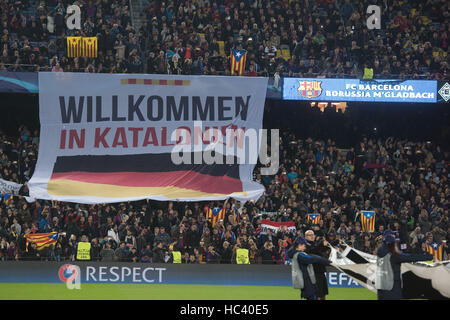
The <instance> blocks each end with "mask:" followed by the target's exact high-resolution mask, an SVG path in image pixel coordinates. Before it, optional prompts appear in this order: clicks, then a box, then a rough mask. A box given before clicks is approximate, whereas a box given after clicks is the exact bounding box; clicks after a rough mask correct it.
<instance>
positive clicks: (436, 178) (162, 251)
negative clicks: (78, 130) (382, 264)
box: [0, 0, 450, 264]
mask: <svg viewBox="0 0 450 320" xmlns="http://www.w3.org/2000/svg"><path fill="white" fill-rule="evenodd" d="M77 3H78V4H79V5H81V7H82V13H83V16H82V21H83V23H82V30H81V31H70V30H66V28H65V21H64V20H65V14H66V8H67V6H68V5H69V4H72V1H67V0H60V1H57V0H50V1H41V2H38V1H36V0H20V1H19V0H17V1H12V0H11V1H9V0H0V15H1V26H0V36H1V38H0V47H1V55H0V71H16V72H17V71H49V72H50V71H52V72H96V73H151V74H152V73H156V74H193V75H218V74H221V75H222V74H223V75H229V74H230V70H229V69H230V67H229V57H228V55H229V52H230V49H231V48H239V47H241V48H245V49H246V50H247V51H248V59H247V67H246V70H248V73H247V75H249V76H251V75H253V76H254V75H260V76H273V75H274V73H275V72H279V74H281V75H283V76H298V77H340V78H343V77H353V78H357V77H361V78H362V74H363V71H364V66H370V67H371V68H372V69H373V77H374V78H384V79H389V78H395V79H443V78H449V59H450V55H449V54H448V52H449V46H448V38H447V37H448V30H449V21H448V19H449V3H448V1H445V0H427V1H422V0H412V1H391V0H387V1H384V2H383V4H382V24H383V28H382V30H368V29H367V28H361V26H363V25H365V20H366V18H367V16H366V15H365V14H360V13H361V12H365V8H366V7H367V5H369V4H372V3H371V1H368V0H364V1H350V0H345V1H342V0H339V1H338V0H334V1H333V0H321V1H312V0H303V1H295V0H292V1H287V0H286V1H274V0H267V1H251V0H248V1H237V0H224V1H204V0H197V1H195V0H194V1H167V2H164V1H147V2H146V1H145V0H131V1H126V0H120V1H119V0H114V1H113V0H98V1H92V0H89V1H78V2H77ZM380 4H381V3H380ZM142 8H144V9H145V10H142ZM140 10H142V11H141V12H139V11H140ZM136 11H137V12H136ZM132 20H135V21H134V23H133V21H132ZM73 35H81V36H97V37H98V39H99V42H98V43H99V46H98V58H96V59H86V58H82V57H80V58H74V59H71V58H68V57H67V48H66V37H67V36H73ZM173 57H177V58H175V59H174V58H173ZM177 59H178V60H177ZM174 61H176V62H175V63H174ZM17 136H18V137H19V138H11V137H9V136H6V135H5V134H3V133H2V134H1V139H0V161H1V162H0V172H1V173H0V175H1V178H2V179H4V180H8V181H14V182H18V183H25V182H26V181H28V180H29V179H30V178H31V176H32V174H33V171H34V166H35V164H36V159H37V152H38V144H39V132H38V131H33V132H31V131H30V130H28V129H27V128H26V127H25V126H22V127H21V128H19V130H18V133H17ZM282 141H283V146H282V147H283V150H284V151H285V152H283V156H282V158H281V162H282V163H281V166H280V170H279V173H278V174H277V175H275V176H268V177H260V176H257V177H256V179H257V180H259V181H261V182H262V183H263V184H264V186H265V187H266V194H265V195H264V197H263V198H262V199H260V200H259V201H258V202H256V203H251V202H249V203H246V205H245V207H244V208H243V209H242V213H241V220H240V222H239V223H237V222H233V221H231V220H229V215H230V214H231V207H228V208H227V214H226V218H225V219H224V222H223V225H218V226H216V227H212V226H211V224H210V222H208V221H206V219H205V208H206V207H208V206H214V205H215V204H213V203H196V204H192V205H189V206H187V205H186V206H185V207H181V208H180V207H179V206H176V207H175V206H173V204H172V203H169V204H168V205H166V206H165V207H163V208H161V209H159V208H157V206H155V205H154V203H153V202H146V201H143V202H135V203H121V204H114V205H92V206H86V205H74V204H69V203H60V202H48V201H35V202H33V201H31V200H30V201H31V202H28V201H27V199H26V198H25V197H24V196H25V195H27V193H28V191H27V188H26V186H25V187H24V188H23V189H22V190H21V196H20V197H13V198H11V199H6V198H5V196H4V195H2V200H1V203H0V239H1V242H0V259H1V260H56V261H65V260H73V259H74V252H73V248H74V247H75V245H76V243H77V241H78V240H79V239H80V238H81V236H82V235H87V236H88V238H89V241H91V242H92V243H93V245H92V248H93V255H92V256H93V258H94V260H101V259H103V260H104V261H107V260H109V259H115V260H119V261H143V262H150V261H153V262H156V261H160V262H161V261H165V255H166V253H168V252H169V251H170V250H171V248H172V249H173V247H177V246H178V247H180V249H181V251H182V253H183V254H182V261H183V262H184V263H217V262H220V263H233V261H235V252H236V248H239V247H243V248H247V249H249V251H250V261H251V263H273V264H276V263H278V264H283V263H285V262H286V259H287V257H286V255H284V254H283V248H284V245H285V244H286V243H288V244H289V243H292V241H293V237H294V236H295V235H286V237H285V235H284V234H283V233H280V234H274V235H272V236H269V237H268V236H267V235H264V236H261V235H260V219H261V218H262V217H269V218H270V217H272V214H273V217H272V218H273V219H274V220H280V221H285V220H294V221H295V223H296V227H297V230H298V234H303V233H304V231H306V230H307V229H308V228H313V229H314V230H315V232H316V234H318V235H321V236H324V237H327V239H328V240H329V241H330V242H331V243H334V244H339V243H340V242H342V241H345V242H346V243H349V244H351V245H352V246H354V247H355V248H357V249H360V250H362V251H365V252H369V253H374V252H375V251H376V249H377V247H378V246H379V242H377V240H376V238H377V237H378V236H379V235H380V234H381V233H382V230H383V229H386V228H387V227H390V228H392V229H394V230H396V231H398V236H399V237H400V239H401V240H402V241H403V242H404V243H407V244H408V250H410V251H412V252H414V251H422V250H423V249H424V247H423V246H424V245H425V244H426V243H427V242H431V241H440V240H443V239H446V240H447V241H448V240H449V236H450V223H449V214H448V199H449V193H450V188H449V184H448V165H449V153H448V150H446V149H445V150H444V149H443V148H444V146H439V145H438V144H435V143H430V144H428V143H425V142H414V141H405V140H400V139H395V138H390V139H378V140H372V139H367V138H361V139H359V140H358V141H355V142H353V144H352V147H351V148H348V149H346V150H340V149H339V148H338V146H337V144H336V142H334V141H333V139H325V140H322V139H315V140H313V139H310V138H308V139H305V138H300V137H298V136H296V135H295V134H293V133H290V132H288V131H284V132H282ZM291 142H295V143H291ZM232 204H234V203H232V202H230V203H229V204H228V206H231V205H232ZM217 205H219V206H220V205H222V203H220V204H217ZM360 210H374V211H376V214H377V220H376V221H377V223H376V231H375V232H374V233H365V232H362V231H361V225H360V223H359V220H358V217H357V214H358V212H359V211H360ZM314 212H319V213H320V214H321V217H322V219H321V220H320V223H319V224H318V225H311V223H309V222H308V220H307V214H309V213H314ZM245 217H246V219H244V218H245ZM416 226H419V227H420V229H416ZM163 229H164V232H162V231H161V230H163ZM50 231H56V232H60V233H64V235H63V236H61V237H60V238H59V240H58V243H57V245H56V246H52V247H48V248H46V249H45V250H44V251H37V250H36V248H35V247H34V245H31V244H29V245H28V244H27V242H26V240H25V238H24V235H25V234H29V233H42V232H50ZM120 243H125V244H126V245H125V246H123V245H122V246H121V245H120ZM270 243H272V244H273V246H271V245H270ZM211 246H212V248H213V249H214V250H210V247H211ZM132 248H135V249H136V250H135V251H134V250H133V249H132ZM111 250H113V251H111ZM214 252H215V253H214ZM217 254H219V257H217Z"/></svg>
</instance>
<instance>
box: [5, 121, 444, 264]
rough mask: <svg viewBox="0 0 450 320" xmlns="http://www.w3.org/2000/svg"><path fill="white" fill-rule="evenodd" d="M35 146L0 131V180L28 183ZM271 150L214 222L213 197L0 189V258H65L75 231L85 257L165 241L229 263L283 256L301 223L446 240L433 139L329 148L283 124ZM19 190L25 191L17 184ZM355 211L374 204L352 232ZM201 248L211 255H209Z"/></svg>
mask: <svg viewBox="0 0 450 320" xmlns="http://www.w3.org/2000/svg"><path fill="white" fill-rule="evenodd" d="M38 144H39V135H38V131H34V132H30V131H29V130H28V129H27V128H26V127H24V126H23V127H21V128H20V137H19V138H18V139H10V138H8V137H6V136H5V135H2V137H1V145H0V150H1V152H0V159H1V163H0V167H1V178H2V179H4V180H8V181H14V182H18V183H24V182H26V181H28V180H29V179H30V177H31V175H32V174H33V171H34V166H35V163H36V157H37V151H38V150H37V146H38ZM281 150H282V154H283V156H282V158H281V165H280V169H279V171H278V174H277V175H275V176H262V177H261V176H260V175H258V174H257V175H256V180H257V181H260V182H261V183H263V184H264V186H265V188H266V192H265V194H264V196H263V197H262V198H261V199H260V200H258V201H257V202H256V203H254V202H247V203H246V204H245V206H244V207H243V209H242V212H241V214H240V222H239V223H238V222H234V221H233V219H232V218H231V216H232V211H231V205H232V202H230V203H229V204H227V213H226V215H225V219H224V221H223V224H220V223H218V224H216V225H215V226H214V227H213V226H212V225H211V222H210V221H207V220H206V219H205V216H206V211H205V209H206V208H208V207H213V206H215V205H218V206H222V205H223V204H222V202H220V203H216V204H214V203H195V204H181V205H180V204H177V205H175V206H174V204H173V203H169V204H164V205H163V206H162V207H161V206H159V205H157V204H155V203H154V202H152V201H150V202H146V201H141V202H132V203H120V204H109V205H74V204H69V203H61V202H56V201H36V202H31V203H29V202H28V201H27V199H26V198H25V197H23V196H20V197H13V198H12V199H7V198H6V197H4V196H3V197H2V202H1V203H0V217H1V224H0V237H1V240H2V242H1V244H0V257H1V259H2V260H15V259H19V260H26V259H32V260H33V259H34V260H58V261H64V260H73V259H74V252H72V248H74V245H75V243H76V242H77V241H78V240H79V239H80V237H81V236H82V235H87V236H88V238H89V241H92V242H93V243H94V244H93V248H94V249H93V250H94V251H93V257H94V258H93V259H94V260H100V259H102V256H103V255H104V256H111V255H112V254H109V253H108V252H112V251H111V250H115V251H114V254H113V255H112V256H113V257H112V258H111V257H110V258H105V259H113V258H115V259H116V260H120V261H146V262H149V261H152V259H153V261H154V262H155V261H164V255H165V254H166V253H170V251H171V249H173V247H174V246H175V248H179V250H181V252H182V256H183V262H185V263H216V262H218V261H220V263H232V261H233V260H232V259H233V253H235V251H236V248H237V246H239V247H243V248H247V249H249V250H250V257H251V263H274V264H275V263H279V264H283V263H285V262H286V259H287V258H286V255H284V254H283V248H284V245H285V244H286V243H287V244H291V243H292V241H293V239H294V238H295V236H296V235H298V234H303V233H304V232H305V231H306V230H307V229H310V228H312V229H313V230H315V232H316V234H317V235H319V236H322V237H326V238H327V239H328V240H329V241H330V242H331V243H333V244H335V245H338V244H339V243H342V242H345V243H348V244H351V245H352V246H354V247H355V248H357V249H359V250H362V251H365V252H369V253H374V252H375V251H376V249H377V247H378V245H379V244H380V243H379V241H377V240H376V239H377V237H378V236H379V235H380V234H382V231H383V230H385V229H387V228H388V227H389V228H391V229H393V230H396V231H397V232H398V236H399V238H400V241H401V242H402V243H406V244H408V248H407V249H408V250H410V251H412V252H416V251H417V252H420V251H422V249H423V247H422V246H424V245H425V244H426V243H427V242H433V241H437V242H440V241H442V240H449V235H450V223H449V215H448V199H449V191H450V188H449V185H448V165H449V153H448V150H444V149H442V148H441V146H439V145H438V144H432V143H425V142H423V143H422V142H412V141H405V140H400V139H394V138H388V139H378V140H375V139H367V138H362V139H361V140H360V141H358V142H357V143H355V144H354V146H352V147H351V148H349V149H339V148H338V146H337V145H336V143H335V142H334V141H333V140H332V139H328V140H326V141H324V140H313V139H310V138H308V139H300V138H298V137H296V135H295V134H293V133H291V132H289V131H283V132H282V146H281ZM20 193H21V194H22V195H26V194H27V188H26V187H24V188H23V189H22V190H21V192H20ZM158 206H159V207H158ZM160 208H161V209H160ZM360 210H373V211H375V212H376V226H375V232H373V233H368V232H362V230H361V223H360V218H358V213H359V212H360ZM309 213H320V215H321V220H320V222H319V223H318V224H312V223H311V222H310V221H308V219H307V215H308V214H309ZM261 218H268V219H273V220H276V221H288V220H293V221H295V224H296V227H297V234H289V233H287V234H286V235H285V234H284V231H283V232H281V231H280V232H279V234H273V235H272V236H268V235H261V234H260V227H261ZM417 227H419V229H417ZM163 228H164V229H165V231H164V232H163V231H161V230H163ZM52 231H56V232H60V233H63V232H64V233H65V235H64V236H60V238H59V240H58V242H57V245H56V246H54V247H48V248H46V249H44V250H42V251H36V250H35V249H34V248H33V247H32V246H34V245H31V244H30V245H28V246H27V243H26V240H25V238H24V235H25V234H29V233H44V232H52ZM285 236H286V237H285ZM159 242H161V243H162V246H158V245H157V244H158V243H159ZM225 242H226V243H227V244H225V245H224V243H225ZM268 242H271V243H273V246H268V244H267V243H268ZM71 243H72V244H71ZM120 243H125V244H126V246H125V247H123V246H122V247H121V246H119V244H120ZM209 246H213V248H214V250H215V251H216V253H217V254H219V255H220V257H219V258H211V259H212V260H210V255H209V254H208V247H209ZM106 247H108V248H106ZM109 247H111V248H109ZM269 247H270V248H269ZM132 248H136V252H135V253H132ZM267 250H269V251H270V252H271V253H270V254H268V252H267ZM217 254H216V255H217ZM169 256H170V255H169ZM267 257H269V258H267ZM234 258H235V257H234ZM234 261H235V260H234Z"/></svg>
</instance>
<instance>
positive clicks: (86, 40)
mask: <svg viewBox="0 0 450 320" xmlns="http://www.w3.org/2000/svg"><path fill="white" fill-rule="evenodd" d="M83 57H86V58H97V37H83Z"/></svg>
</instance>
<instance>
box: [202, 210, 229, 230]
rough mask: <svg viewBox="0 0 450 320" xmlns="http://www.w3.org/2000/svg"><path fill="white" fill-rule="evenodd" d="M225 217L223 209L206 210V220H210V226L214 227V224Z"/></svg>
mask: <svg viewBox="0 0 450 320" xmlns="http://www.w3.org/2000/svg"><path fill="white" fill-rule="evenodd" d="M224 217H225V208H217V207H216V208H212V209H211V208H208V210H207V212H206V219H208V220H211V225H212V226H213V227H214V226H215V224H216V223H217V222H218V221H219V220H220V219H223V218H224Z"/></svg>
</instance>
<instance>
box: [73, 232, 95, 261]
mask: <svg viewBox="0 0 450 320" xmlns="http://www.w3.org/2000/svg"><path fill="white" fill-rule="evenodd" d="M76 259H77V260H79V261H89V260H91V243H90V242H89V241H88V237H87V236H86V235H83V236H81V241H80V242H78V244H77V255H76Z"/></svg>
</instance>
